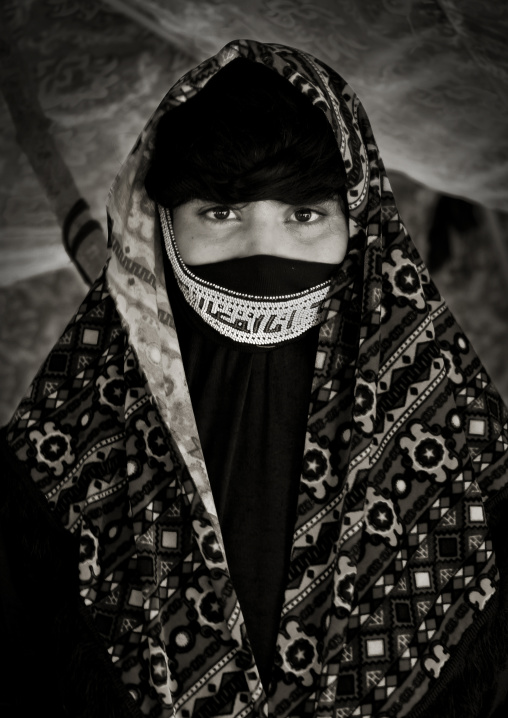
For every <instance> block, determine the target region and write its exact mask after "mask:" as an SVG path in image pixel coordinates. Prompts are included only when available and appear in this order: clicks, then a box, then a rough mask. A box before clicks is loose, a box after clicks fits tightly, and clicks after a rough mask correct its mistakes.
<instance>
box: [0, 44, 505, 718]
mask: <svg viewBox="0 0 508 718" xmlns="http://www.w3.org/2000/svg"><path fill="white" fill-rule="evenodd" d="M221 68H223V69H221ZM245 88H247V92H245ZM263 92H264V93H265V95H266V100H265V102H266V105H264V104H263V106H262V107H261V108H260V102H262V101H260V100H259V93H261V94H263ZM251 93H252V98H253V99H252V102H250V103H249V97H250V96H251ZM235 107H236V109H235ZM285 112H286V113H287V115H285V114H284V113H285ZM218 138H220V141H219V139H218ZM330 138H332V139H331V140H330ZM333 138H335V139H333ZM267 148H268V149H267ZM108 212H109V219H110V242H111V248H112V254H111V259H110V262H109V265H108V267H107V269H106V271H105V273H104V274H103V275H102V276H101V277H100V278H99V279H98V280H97V282H96V284H95V285H94V287H93V289H92V290H91V292H90V294H89V295H88V297H87V299H86V300H85V302H84V303H83V305H82V307H81V308H80V309H79V311H78V314H77V315H76V317H75V318H74V320H73V321H72V322H71V324H70V325H69V327H68V328H67V330H66V332H65V333H64V335H63V337H62V338H61V340H60V341H59V342H58V344H57V345H56V347H55V349H54V350H53V352H52V353H51V354H50V356H49V357H48V360H47V361H46V362H45V364H44V366H43V368H42V369H41V372H40V373H39V375H38V377H37V378H36V379H35V381H34V384H33V385H32V387H31V389H30V392H29V394H28V396H27V397H26V398H25V399H24V401H23V402H22V403H21V405H20V408H19V409H18V411H17V413H16V415H15V417H14V418H13V420H12V421H11V423H10V424H9V426H8V427H7V430H6V432H5V442H6V444H7V448H6V454H7V461H8V463H9V468H10V471H9V472H8V473H9V477H15V478H14V481H13V480H12V478H10V480H9V477H8V480H7V481H6V488H5V491H4V495H6V496H8V499H7V500H6V501H5V505H6V509H4V513H3V518H2V521H3V525H4V526H5V527H6V528H5V530H4V540H5V543H6V546H7V551H8V555H12V556H13V557H14V558H11V559H10V564H9V566H10V569H9V570H10V571H11V573H12V577H11V579H10V580H9V583H8V586H9V589H8V591H7V592H6V596H7V599H6V600H7V601H9V600H10V601H11V603H12V604H13V605H14V609H16V610H18V612H19V613H20V614H21V615H20V616H19V619H18V622H16V621H12V622H11V623H9V624H8V625H7V627H6V628H7V631H6V632H7V634H8V637H9V629H10V638H11V642H12V646H13V648H12V650H13V651H15V650H18V651H19V642H20V641H19V636H20V631H21V628H20V626H23V627H24V633H22V635H24V636H31V637H32V641H31V642H30V641H28V639H27V640H26V642H27V644H28V646H29V647H31V648H32V650H33V645H34V643H37V644H39V645H44V646H45V647H46V646H48V648H47V651H48V653H49V656H47V657H46V659H47V660H45V661H44V665H45V666H46V669H45V670H46V672H44V670H42V673H41V672H39V674H38V676H39V685H38V690H39V692H40V694H39V695H38V700H39V701H40V702H39V706H40V705H41V702H42V703H43V704H44V703H46V704H47V705H53V713H52V714H53V715H58V714H60V715H94V716H97V715H108V716H111V715H122V716H123V715H135V716H143V715H145V716H148V715H150V716H171V715H177V716H182V717H183V718H186V717H187V716H218V715H220V716H225V715H231V716H262V715H273V716H281V717H284V716H301V717H302V718H303V717H304V716H338V717H341V718H342V717H343V716H349V715H352V716H412V717H413V718H417V717H418V716H453V715H461V716H471V717H473V716H474V717H478V718H479V717H480V716H482V717H483V716H490V715H493V713H494V711H495V710H502V706H501V704H502V701H503V700H504V697H505V693H506V673H505V674H504V676H503V667H505V666H506V660H507V653H508V640H507V635H506V633H507V629H506V625H507V624H506V620H505V617H506V612H507V608H506V538H504V537H503V535H502V530H501V526H502V516H503V513H504V512H505V511H506V508H505V507H506V503H505V501H506V495H507V491H508V489H507V480H506V468H505V462H506V447H508V443H507V441H506V438H505V437H506V429H505V425H506V418H507V413H506V409H505V408H504V406H503V405H502V402H501V401H500V399H499V397H498V395H497V393H496V391H495V389H494V388H493V387H492V385H491V383H490V381H489V379H488V377H487V375H486V374H485V371H484V370H483V368H482V366H481V364H480V362H479V361H478V359H477V357H476V356H475V355H474V352H473V350H472V349H471V347H470V345H469V342H468V341H467V339H466V337H465V336H464V335H463V334H462V332H461V331H460V329H459V328H458V326H457V325H456V323H455V321H454V319H453V317H452V316H451V315H450V313H449V311H448V310H447V308H446V306H445V305H444V303H443V301H442V300H441V298H440V297H439V295H438V293H437V291H436V289H435V287H434V285H433V284H432V283H431V281H430V279H429V277H428V275H427V273H426V271H425V268H424V267H423V265H422V264H421V261H420V259H419V258H418V255H417V253H416V251H415V249H414V247H413V245H412V243H411V241H410V239H409V237H408V235H407V232H406V230H405V228H404V226H403V224H402V222H401V220H400V217H399V215H398V213H397V209H396V206H395V203H394V199H393V195H392V193H391V190H390V185H389V182H388V179H387V177H386V173H385V171H384V167H383V164H382V161H381V159H380V157H379V153H378V150H377V146H376V143H375V141H374V138H373V135H372V131H371V128H370V126H369V123H368V120H367V118H366V116H365V113H364V111H363V108H362V106H361V104H360V103H359V101H358V98H357V97H356V96H355V95H354V93H353V92H352V90H351V88H349V87H348V86H347V85H346V83H345V82H344V81H343V80H342V78H340V77H339V76H338V75H337V74H336V73H335V72H334V71H332V70H330V69H329V68H327V67H326V66H325V65H323V64H322V63H321V62H320V61H318V60H316V59H314V58H312V57H310V56H308V55H306V54H305V53H302V52H300V51H297V50H293V49H290V48H286V47H282V46H279V45H263V44H260V43H256V42H252V41H237V42H233V43H230V44H229V45H228V46H226V47H225V48H224V49H223V50H222V51H221V52H220V53H219V54H218V55H217V56H216V57H214V58H212V59H210V60H208V61H207V62H205V63H203V64H202V65H200V66H199V67H198V68H196V69H195V70H193V71H191V72H190V73H188V74H187V75H186V76H185V77H184V78H182V80H180V82H179V83H177V85H175V87H174V88H172V89H171V90H170V92H169V93H168V95H167V96H166V98H165V99H164V100H163V102H162V103H161V105H160V107H159V108H158V109H157V111H156V112H155V114H154V116H153V117H152V119H151V120H150V122H149V123H148V125H147V127H146V128H145V130H144V131H143V133H142V134H141V137H140V138H139V141H138V143H137V144H136V146H135V148H134V149H133V151H132V152H131V154H130V155H129V157H128V159H127V161H126V163H125V165H124V167H123V168H122V170H121V172H120V174H119V175H118V177H117V179H116V181H115V183H114V186H113V188H112V190H111V193H110V197H109V204H108ZM302 457H303V462H302ZM37 490H38V491H37ZM41 492H42V494H43V497H44V498H42V497H41ZM20 507H21V508H20ZM16 512H18V513H16ZM78 539H79V541H80V553H79V557H78V556H77V547H76V543H75V542H76V541H77V540H78ZM20 544H21V546H20ZM21 562H23V568H21ZM78 569H79V585H77V571H78ZM28 574H29V575H28ZM35 587H37V590H38V593H39V594H42V595H41V597H40V598H39V599H38V601H37V602H36V605H35V606H34V605H33V603H34V602H33V600H29V598H27V596H30V594H31V592H33V591H34V590H35ZM78 591H79V593H80V599H79V600H78V595H77V594H78ZM9 597H10V598H9ZM14 609H13V610H14ZM108 653H109V656H108V655H107V654H108ZM44 665H43V666H42V668H44ZM16 679H19V674H18V671H16V670H13V671H12V680H13V681H15V680H16ZM503 679H504V680H503ZM29 703H30V697H26V696H23V698H22V699H21V700H20V701H19V704H20V705H21V706H25V705H28V704H29ZM55 706H56V709H55ZM58 711H60V713H58Z"/></svg>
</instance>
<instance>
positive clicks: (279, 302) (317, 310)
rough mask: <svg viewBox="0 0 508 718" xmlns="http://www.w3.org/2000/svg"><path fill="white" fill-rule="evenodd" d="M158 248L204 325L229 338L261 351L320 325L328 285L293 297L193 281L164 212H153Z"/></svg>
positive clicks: (160, 209)
mask: <svg viewBox="0 0 508 718" xmlns="http://www.w3.org/2000/svg"><path fill="white" fill-rule="evenodd" d="M159 214H160V218H161V224H162V231H163V234H164V243H165V245H166V251H167V253H168V257H169V261H170V262H171V266H172V268H173V272H174V274H175V277H176V281H177V282H178V286H179V287H180V290H181V292H182V294H183V295H184V297H185V299H186V300H187V302H188V303H189V304H190V306H191V307H192V308H193V309H194V311H196V312H197V313H198V314H199V316H200V317H201V318H202V319H204V321H205V322H207V324H209V325H210V326H211V327H213V328H214V329H216V330H217V331H218V332H220V333H221V334H223V335H224V336H226V337H229V338H230V339H233V340H234V341H237V342H243V343H244V344H256V345H258V346H266V345H273V344H278V343H279V342H283V341H287V340H288V339H294V338H295V337H297V336H299V335H300V334H303V333H304V332H306V331H307V330H308V329H310V328H311V327H314V326H316V325H317V324H319V323H320V322H321V321H322V320H323V318H324V317H323V301H324V300H325V299H326V297H327V295H328V292H329V289H330V286H331V283H332V280H328V281H326V282H322V283H321V284H318V285H315V286H314V287H310V288H309V289H305V290H304V291H302V292H297V293H295V294H284V295H281V296H266V297H265V296H256V295H253V294H244V293H242V292H235V291H232V290H230V289H227V288H226V287H221V286H219V285H217V284H213V283H211V282H207V281H206V280H204V279H201V278H200V277H197V276H196V275H195V274H193V273H192V271H191V270H190V269H189V267H188V266H187V265H186V264H185V263H184V261H183V260H182V257H181V255H180V252H179V250H178V246H177V244H176V240H175V235H174V231H173V224H172V221H171V213H170V210H169V209H167V208H166V207H159Z"/></svg>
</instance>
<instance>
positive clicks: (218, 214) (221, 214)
mask: <svg viewBox="0 0 508 718" xmlns="http://www.w3.org/2000/svg"><path fill="white" fill-rule="evenodd" d="M204 215H205V217H206V218H207V219H211V220H212V221H213V220H217V221H219V222H223V221H224V220H226V219H230V218H231V215H232V211H231V210H230V209H229V207H211V208H210V209H207V210H206V212H204Z"/></svg>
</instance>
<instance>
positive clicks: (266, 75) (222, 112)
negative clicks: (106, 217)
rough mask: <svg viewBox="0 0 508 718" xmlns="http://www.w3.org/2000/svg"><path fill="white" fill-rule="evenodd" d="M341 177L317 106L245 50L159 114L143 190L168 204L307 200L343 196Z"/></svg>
mask: <svg viewBox="0 0 508 718" xmlns="http://www.w3.org/2000/svg"><path fill="white" fill-rule="evenodd" d="M344 183H345V170H344V164H343V162H342V157H341V155H340V151H339V148H338V145H337V141H336V139H335V136H334V134H333V131H332V128H331V126H330V124H329V122H328V120H327V119H326V116H325V114H324V113H323V111H322V110H320V109H319V108H317V107H315V106H314V105H313V104H312V102H311V101H310V100H309V98H307V97H306V96H305V95H304V94H302V93H301V92H300V91H299V90H297V89H296V88H295V87H294V86H293V85H292V84H291V83H290V82H289V81H288V80H286V79H285V78H284V77H281V76H280V75H279V74H278V73H277V72H276V71H274V70H271V69H270V68H268V67H266V66H264V65H261V64H260V63H256V62H253V61H251V60H247V59H244V58H238V59H235V60H232V61H231V62H229V63H228V64H227V65H226V66H225V67H223V68H222V69H221V70H219V72H218V73H217V74H216V75H214V77H212V78H211V79H210V80H209V81H208V83H207V84H206V85H205V87H204V88H203V89H202V90H200V91H199V92H198V93H197V94H196V95H194V96H193V97H191V98H190V99H189V100H187V101H186V102H184V103H182V104H181V105H178V106H177V107H175V108H173V109H172V110H170V111H169V112H167V113H166V114H164V115H163V116H162V117H161V119H160V121H159V123H158V126H157V129H156V136H155V147H154V153H153V156H152V161H151V164H150V167H149V170H148V173H147V175H146V178H145V188H146V191H147V193H148V195H149V197H151V199H153V200H154V201H156V202H157V203H158V204H161V205H163V206H165V207H170V208H173V207H178V206H179V205H181V204H183V203H185V202H188V201H190V200H192V199H204V200H207V201H212V202H217V203H218V204H238V203H242V202H252V201H256V200H263V199H274V200H278V201H281V202H287V203H288V204H305V203H311V202H316V201H323V200H326V199H332V198H334V197H336V196H337V195H342V197H343V196H344ZM341 204H343V201H341Z"/></svg>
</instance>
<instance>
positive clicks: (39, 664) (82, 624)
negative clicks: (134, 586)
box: [0, 429, 141, 718]
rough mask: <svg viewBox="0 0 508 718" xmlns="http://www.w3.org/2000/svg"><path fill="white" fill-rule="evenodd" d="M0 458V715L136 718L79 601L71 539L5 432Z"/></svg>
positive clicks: (75, 549) (0, 433)
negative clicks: (0, 463) (14, 451)
mask: <svg viewBox="0 0 508 718" xmlns="http://www.w3.org/2000/svg"><path fill="white" fill-rule="evenodd" d="M0 452H1V456H2V478H1V492H0V572H1V573H0V578H1V586H2V590H1V592H0V611H1V613H0V634H1V638H0V646H1V647H2V648H1V651H2V654H3V658H4V661H3V665H4V666H5V668H4V669H3V670H2V672H1V674H0V675H1V679H0V680H1V683H2V686H1V688H0V713H1V714H2V715H15V716H17V717H19V718H24V716H26V717H27V718H28V716H33V715H34V713H37V714H38V715H51V716H52V718H64V717H65V718H141V713H140V711H139V708H138V707H137V706H136V705H135V703H134V700H133V698H132V697H131V695H130V694H129V692H128V690H127V688H126V687H125V686H124V684H123V683H122V681H121V678H120V675H119V673H118V671H117V670H116V669H115V668H114V665H113V663H112V661H111V658H110V656H109V654H108V652H107V651H106V648H105V646H104V643H103V641H102V639H101V637H100V636H99V635H98V633H97V632H96V630H95V628H94V625H93V619H92V617H91V615H90V612H89V610H88V609H87V608H86V606H85V605H84V603H83V601H82V599H81V597H80V595H79V586H78V573H77V571H78V559H79V544H78V542H77V540H76V538H75V537H74V536H72V535H71V534H70V533H69V532H68V531H66V530H65V529H64V528H63V526H61V525H60V524H59V523H58V521H57V519H56V518H55V516H54V515H53V514H52V512H51V510H50V508H49V507H48V504H47V501H46V499H45V498H44V496H43V495H42V493H41V492H40V491H39V490H38V489H37V487H36V486H35V485H34V484H33V482H32V480H31V478H30V477H29V476H28V475H27V473H26V470H25V469H24V467H23V465H22V463H21V462H20V461H19V460H18V459H17V457H16V456H15V455H14V454H13V452H12V449H11V448H10V446H9V445H8V443H7V440H6V430H5V429H2V430H0ZM2 709H3V710H2Z"/></svg>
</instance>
